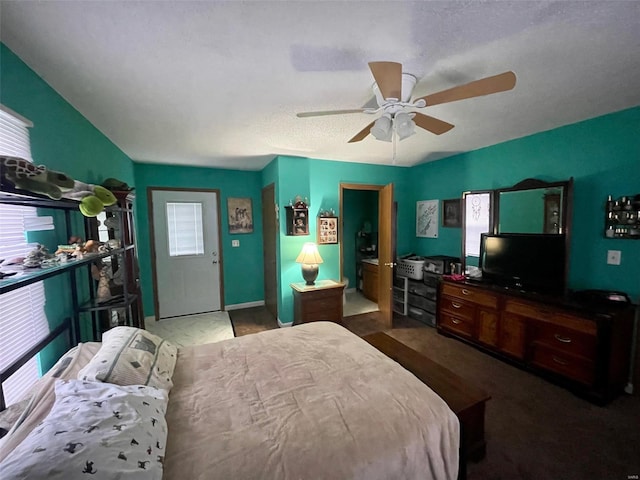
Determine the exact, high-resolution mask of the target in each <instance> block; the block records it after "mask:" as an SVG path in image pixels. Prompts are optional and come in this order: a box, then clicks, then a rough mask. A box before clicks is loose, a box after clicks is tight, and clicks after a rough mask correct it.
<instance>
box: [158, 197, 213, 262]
mask: <svg viewBox="0 0 640 480" xmlns="http://www.w3.org/2000/svg"><path fill="white" fill-rule="evenodd" d="M167 229H168V235H167V238H168V242H169V256H170V257H178V256H183V255H204V242H203V238H204V235H203V231H202V204H201V203H187V202H181V203H174V202H167Z"/></svg>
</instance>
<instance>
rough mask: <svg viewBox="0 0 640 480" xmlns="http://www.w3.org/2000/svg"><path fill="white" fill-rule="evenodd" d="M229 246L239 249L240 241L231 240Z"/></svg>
mask: <svg viewBox="0 0 640 480" xmlns="http://www.w3.org/2000/svg"><path fill="white" fill-rule="evenodd" d="M231 246H232V247H239V246H240V240H231Z"/></svg>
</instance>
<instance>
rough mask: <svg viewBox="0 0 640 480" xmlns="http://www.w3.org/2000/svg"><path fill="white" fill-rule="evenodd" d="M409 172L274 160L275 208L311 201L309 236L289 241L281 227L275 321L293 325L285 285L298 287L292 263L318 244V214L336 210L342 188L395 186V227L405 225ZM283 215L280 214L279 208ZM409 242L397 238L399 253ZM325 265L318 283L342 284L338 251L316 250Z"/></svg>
mask: <svg viewBox="0 0 640 480" xmlns="http://www.w3.org/2000/svg"><path fill="white" fill-rule="evenodd" d="M407 172H408V169H404V168H396V167H390V166H379V165H368V164H362V163H346V162H335V161H329V160H315V159H308V158H298V157H286V156H281V157H279V158H278V183H279V192H278V200H277V201H278V203H279V205H281V206H284V205H287V204H288V203H289V200H291V199H293V198H294V197H295V196H296V195H300V196H302V197H305V196H306V197H308V198H309V203H310V206H309V218H310V219H311V221H310V225H309V235H307V236H287V235H286V225H285V222H284V221H283V218H281V221H280V235H279V237H280V238H279V244H280V249H279V252H280V258H279V263H280V281H281V289H282V290H281V294H280V303H279V306H278V307H279V320H280V321H281V322H282V323H291V322H293V295H292V293H291V288H290V287H289V285H290V284H291V283H296V282H301V281H302V274H301V272H300V265H299V264H297V263H295V259H296V257H297V256H298V254H299V253H300V250H301V249H302V245H303V244H304V243H305V242H310V241H313V242H315V241H316V228H317V225H316V218H317V216H318V213H319V212H320V211H321V210H327V209H330V208H333V209H334V210H336V211H337V210H338V208H339V204H340V203H339V202H340V183H356V184H364V185H386V184H389V183H393V184H394V191H395V198H396V200H398V225H402V224H404V223H406V221H407V219H408V218H409V217H410V216H411V215H412V213H411V211H410V208H409V204H408V202H406V201H401V200H400V198H404V197H405V196H406V192H407V191H408V182H409V178H410V176H409V175H408V173H407ZM281 211H282V212H284V208H283V207H282V208H281ZM410 241H411V239H410V238H409V237H408V236H405V235H402V236H399V238H398V249H399V250H398V251H400V249H407V248H409V245H410ZM318 250H319V252H320V255H321V256H322V259H323V261H324V263H322V265H320V272H319V274H318V279H319V280H323V279H334V280H339V279H340V245H320V246H319V247H318Z"/></svg>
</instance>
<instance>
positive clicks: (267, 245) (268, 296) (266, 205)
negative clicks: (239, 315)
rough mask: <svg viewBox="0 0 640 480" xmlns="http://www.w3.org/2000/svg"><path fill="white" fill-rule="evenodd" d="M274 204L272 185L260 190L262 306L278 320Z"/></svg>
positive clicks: (276, 228) (276, 223)
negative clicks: (262, 271) (262, 275)
mask: <svg viewBox="0 0 640 480" xmlns="http://www.w3.org/2000/svg"><path fill="white" fill-rule="evenodd" d="M275 204H276V201H275V187H274V184H273V183H272V184H270V185H267V186H266V187H264V188H263V189H262V251H263V256H264V258H263V261H264V304H265V306H266V307H267V311H269V313H271V315H273V318H278V270H277V263H276V247H277V246H276V238H277V235H276V234H277V232H278V220H277V219H276V209H275Z"/></svg>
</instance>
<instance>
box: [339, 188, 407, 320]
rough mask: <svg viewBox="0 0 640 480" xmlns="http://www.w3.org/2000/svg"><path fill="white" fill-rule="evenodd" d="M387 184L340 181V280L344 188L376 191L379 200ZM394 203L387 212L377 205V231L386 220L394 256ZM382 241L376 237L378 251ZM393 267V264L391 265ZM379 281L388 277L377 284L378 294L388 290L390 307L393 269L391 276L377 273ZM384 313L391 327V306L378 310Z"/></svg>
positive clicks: (342, 253)
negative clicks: (383, 282) (387, 309)
mask: <svg viewBox="0 0 640 480" xmlns="http://www.w3.org/2000/svg"><path fill="white" fill-rule="evenodd" d="M389 185H393V183H390V184H386V185H373V184H364V183H340V205H339V209H340V220H339V221H340V230H339V231H340V235H341V239H340V281H342V279H343V277H344V244H343V239H342V235H344V191H345V190H361V191H371V190H373V191H377V192H378V202H380V194H381V192H382V191H383V190H384V189H385V188H386V187H387V186H389ZM394 204H395V202H394V201H393V200H392V201H391V205H390V211H389V212H382V211H381V209H380V208H379V207H378V225H379V226H378V231H380V230H381V229H382V227H381V226H380V225H381V224H382V222H383V221H385V220H386V221H387V222H388V223H389V225H387V227H388V228H389V231H390V232H391V236H392V239H391V242H392V244H391V245H389V246H388V248H390V249H392V252H391V253H392V256H395V235H396V227H395V225H394V218H395V215H394V211H393V210H394ZM383 241H384V239H380V238H379V239H378V244H379V245H378V251H380V250H382V248H383V245H382V242H383ZM391 262H392V264H393V263H394V262H395V258H392V259H391ZM380 267H384V265H379V266H378V268H380ZM391 267H392V268H393V265H392V266H391ZM378 278H379V281H380V282H382V281H384V280H385V279H390V280H389V281H388V282H387V283H388V285H387V284H385V285H379V286H378V295H381V294H383V292H388V294H389V296H390V305H391V307H393V298H392V296H393V292H392V287H393V271H392V274H391V276H390V277H389V276H387V275H379V276H378ZM379 305H380V299H379V298H378V306H379ZM380 311H381V312H382V313H383V314H384V315H386V316H389V317H390V318H389V319H387V320H388V321H389V322H388V323H389V328H391V323H392V321H393V308H391V311H390V312H384V311H382V310H380Z"/></svg>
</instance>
